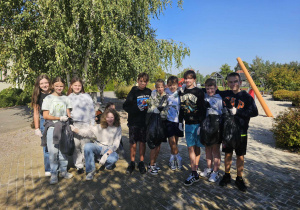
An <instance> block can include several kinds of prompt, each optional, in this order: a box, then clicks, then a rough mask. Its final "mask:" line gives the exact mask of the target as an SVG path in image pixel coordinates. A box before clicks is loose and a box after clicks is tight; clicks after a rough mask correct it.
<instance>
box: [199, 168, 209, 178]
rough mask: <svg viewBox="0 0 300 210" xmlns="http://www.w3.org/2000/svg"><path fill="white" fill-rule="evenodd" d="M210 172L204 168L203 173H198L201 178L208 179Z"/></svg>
mask: <svg viewBox="0 0 300 210" xmlns="http://www.w3.org/2000/svg"><path fill="white" fill-rule="evenodd" d="M211 172H212V169H211V168H206V169H204V171H202V172H200V174H199V175H200V176H202V177H207V178H208V177H209V175H210V174H211Z"/></svg>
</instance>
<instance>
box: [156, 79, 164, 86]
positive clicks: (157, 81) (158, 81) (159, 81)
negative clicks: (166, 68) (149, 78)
mask: <svg viewBox="0 0 300 210" xmlns="http://www.w3.org/2000/svg"><path fill="white" fill-rule="evenodd" d="M158 83H162V84H163V86H165V81H164V80H162V79H158V80H156V82H155V87H156V86H157V84H158Z"/></svg>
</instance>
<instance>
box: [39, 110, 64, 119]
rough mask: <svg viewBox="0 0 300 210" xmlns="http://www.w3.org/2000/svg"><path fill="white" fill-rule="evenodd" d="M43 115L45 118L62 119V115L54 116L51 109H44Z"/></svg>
mask: <svg viewBox="0 0 300 210" xmlns="http://www.w3.org/2000/svg"><path fill="white" fill-rule="evenodd" d="M43 117H44V119H45V120H60V117H54V116H51V115H50V114H49V110H44V111H43Z"/></svg>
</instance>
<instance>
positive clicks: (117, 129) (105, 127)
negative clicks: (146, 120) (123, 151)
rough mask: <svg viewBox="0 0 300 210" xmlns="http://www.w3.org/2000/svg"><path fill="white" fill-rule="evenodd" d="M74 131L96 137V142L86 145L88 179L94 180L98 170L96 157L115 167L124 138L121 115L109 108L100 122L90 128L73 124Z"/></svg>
mask: <svg viewBox="0 0 300 210" xmlns="http://www.w3.org/2000/svg"><path fill="white" fill-rule="evenodd" d="M71 128H72V130H73V132H74V133H78V134H79V135H81V136H91V137H96V141H95V142H94V143H87V144H85V146H84V158H85V166H86V174H87V176H86V180H92V179H93V178H94V174H95V172H96V168H95V158H94V157H96V158H97V159H98V160H100V161H99V163H100V164H101V165H104V166H105V168H106V169H108V170H111V169H113V168H114V166H115V163H116V162H117V161H118V159H119V156H118V154H117V153H116V150H117V149H118V147H119V144H120V141H121V138H122V129H121V126H120V116H119V114H118V113H117V112H116V111H115V110H114V109H107V110H105V111H104V113H103V114H102V115H101V120H100V124H97V125H95V126H91V127H90V129H78V128H76V127H74V126H71Z"/></svg>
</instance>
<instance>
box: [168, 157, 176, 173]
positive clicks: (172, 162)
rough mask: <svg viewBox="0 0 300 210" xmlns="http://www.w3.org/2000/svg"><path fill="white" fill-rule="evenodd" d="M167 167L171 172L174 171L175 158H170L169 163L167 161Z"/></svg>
mask: <svg viewBox="0 0 300 210" xmlns="http://www.w3.org/2000/svg"><path fill="white" fill-rule="evenodd" d="M169 166H170V168H171V170H172V171H174V170H176V160H175V158H174V159H173V158H171V159H170V161H169Z"/></svg>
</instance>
